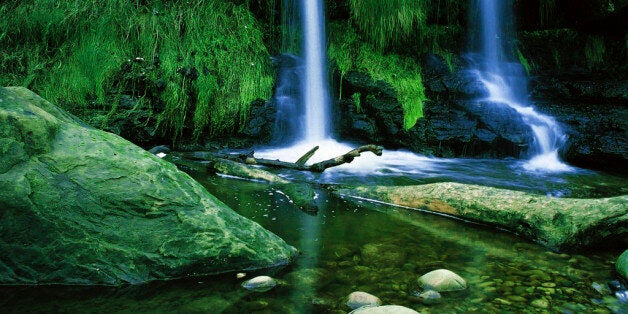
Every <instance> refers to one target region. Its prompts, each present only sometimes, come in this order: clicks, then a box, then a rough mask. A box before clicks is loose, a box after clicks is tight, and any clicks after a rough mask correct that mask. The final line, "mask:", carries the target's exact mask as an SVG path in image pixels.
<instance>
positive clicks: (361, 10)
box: [350, 0, 427, 49]
mask: <svg viewBox="0 0 628 314" xmlns="http://www.w3.org/2000/svg"><path fill="white" fill-rule="evenodd" d="M425 3H426V2H425V1H416V0H389V1H386V2H385V3H383V2H382V1H381V0H350V4H351V17H352V18H353V19H354V20H355V22H356V24H357V25H358V27H359V28H360V31H361V32H362V33H363V34H365V36H366V37H367V39H368V40H369V41H370V42H371V43H373V44H374V45H375V47H377V48H379V49H382V48H385V47H386V46H388V45H389V44H390V43H391V42H395V41H400V40H403V39H405V38H407V37H408V36H409V35H410V34H411V33H412V31H413V30H415V29H421V28H422V27H423V26H424V25H425V24H426V17H427V15H426V10H425V9H426V8H425Z"/></svg>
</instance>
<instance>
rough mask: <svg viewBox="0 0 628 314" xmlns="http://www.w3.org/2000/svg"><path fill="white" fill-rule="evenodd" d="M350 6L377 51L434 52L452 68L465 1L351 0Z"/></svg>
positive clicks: (356, 23)
mask: <svg viewBox="0 0 628 314" xmlns="http://www.w3.org/2000/svg"><path fill="white" fill-rule="evenodd" d="M349 5H350V9H351V17H352V20H353V22H354V23H355V26H356V27H357V29H358V30H359V33H360V34H361V35H362V38H363V39H364V40H365V41H366V42H369V43H371V45H372V46H373V47H375V48H376V49H377V50H380V51H384V49H386V50H393V51H399V52H403V51H407V50H408V47H411V49H412V50H413V52H416V53H418V54H421V53H434V54H436V55H439V56H441V57H443V58H444V59H445V60H446V61H447V64H448V66H449V68H450V69H451V70H452V71H453V69H454V64H455V58H456V52H458V51H459V49H460V47H461V44H460V42H459V41H458V40H456V38H460V35H461V34H462V33H463V32H464V31H465V30H464V29H465V28H466V23H465V22H464V18H465V14H464V12H466V7H467V6H468V3H467V2H466V1H458V0H421V1H416V0H392V1H380V0H350V1H349ZM463 26H464V27H463Z"/></svg>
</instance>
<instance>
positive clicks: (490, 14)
mask: <svg viewBox="0 0 628 314" xmlns="http://www.w3.org/2000/svg"><path fill="white" fill-rule="evenodd" d="M477 1H478V6H479V7H478V8H479V10H480V20H481V21H480V27H481V38H480V40H481V43H482V44H481V51H480V56H481V58H482V61H481V65H482V67H481V69H480V70H479V77H480V79H481V80H482V82H483V83H484V85H485V86H486V87H487V88H488V90H489V97H488V100H490V101H492V102H494V103H502V104H506V105H508V106H509V107H511V108H513V109H515V110H516V111H517V112H518V113H519V114H520V115H521V117H522V118H523V121H524V122H525V123H526V124H528V126H530V128H531V129H532V132H533V134H534V142H533V143H532V145H531V147H530V151H529V153H530V154H531V155H532V157H531V159H530V160H529V161H528V162H527V163H526V164H525V165H524V168H525V169H527V170H529V171H569V170H570V169H571V168H570V167H569V166H568V165H566V164H564V163H563V162H562V161H561V160H560V157H559V156H558V150H559V149H560V147H561V146H562V145H563V144H564V143H565V138H566V136H565V134H564V133H563V131H562V130H561V128H560V126H559V125H558V124H557V123H556V121H555V120H554V119H553V118H552V117H549V116H546V115H543V114H541V113H538V112H536V111H535V110H534V108H533V107H532V106H527V105H525V104H524V103H525V99H524V97H522V96H521V95H516V92H515V89H516V88H518V87H519V86H513V82H516V83H521V82H522V81H523V80H522V76H523V75H522V73H520V72H521V71H516V70H514V68H515V67H513V66H512V62H509V61H508V55H507V54H506V53H505V50H506V49H505V47H506V46H507V45H508V43H507V42H506V39H507V38H508V33H507V31H506V26H505V25H504V23H503V22H504V21H503V20H502V19H503V18H505V17H508V16H511V15H510V14H507V9H508V8H506V7H502V6H503V5H508V2H507V1H503V0H477ZM516 68H517V69H520V68H521V67H516ZM507 78H511V79H510V80H508V79H507ZM509 81H510V82H509Z"/></svg>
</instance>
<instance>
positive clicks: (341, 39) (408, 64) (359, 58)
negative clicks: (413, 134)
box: [328, 23, 426, 130]
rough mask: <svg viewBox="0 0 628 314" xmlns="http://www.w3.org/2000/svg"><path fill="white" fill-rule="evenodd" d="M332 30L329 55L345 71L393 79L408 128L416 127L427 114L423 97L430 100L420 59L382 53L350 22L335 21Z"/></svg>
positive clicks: (331, 26) (405, 124) (342, 73)
mask: <svg viewBox="0 0 628 314" xmlns="http://www.w3.org/2000/svg"><path fill="white" fill-rule="evenodd" d="M330 33H331V36H330V38H331V42H330V45H329V50H328V54H329V59H330V61H331V62H333V63H335V64H336V65H337V66H338V68H339V71H340V73H341V75H344V74H346V73H347V72H348V71H360V72H364V73H368V74H369V75H370V76H371V78H372V79H374V80H376V81H377V80H382V81H385V82H387V83H389V84H390V85H391V86H392V87H393V88H394V90H395V92H396V93H397V98H398V99H399V101H400V102H401V105H402V106H403V110H404V116H403V121H404V128H405V129H406V130H407V129H410V128H412V127H413V126H414V125H415V124H416V121H417V119H419V118H421V117H422V116H423V101H424V100H426V97H425V91H424V88H423V82H422V78H421V69H420V67H419V65H418V64H417V62H416V61H415V60H413V59H411V58H409V57H406V56H402V55H398V54H394V53H389V54H385V53H382V52H381V51H380V50H378V49H376V48H374V47H373V46H372V45H371V44H370V43H368V42H365V41H363V40H361V39H360V38H359V36H358V35H357V34H356V33H355V32H354V31H353V28H352V27H350V26H349V25H347V24H344V23H333V24H332V25H330Z"/></svg>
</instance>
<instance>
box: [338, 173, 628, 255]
mask: <svg viewBox="0 0 628 314" xmlns="http://www.w3.org/2000/svg"><path fill="white" fill-rule="evenodd" d="M336 193H337V194H339V195H346V196H359V197H363V198H370V199H375V200H379V201H383V202H386V203H391V204H396V205H402V206H405V207H409V208H417V209H422V210H428V211H433V212H438V213H443V214H447V215H452V216H456V217H462V218H464V219H468V220H471V221H477V222H482V223H486V224H490V225H495V226H499V227H501V228H506V229H508V230H511V231H514V232H516V233H517V234H519V235H521V236H524V237H526V238H529V239H532V240H534V241H537V242H539V243H541V244H543V245H546V246H548V247H550V248H554V249H559V250H564V249H575V248H579V247H583V246H588V245H592V244H595V243H598V242H600V241H602V240H605V239H612V238H615V239H625V237H626V234H628V196H627V195H623V196H617V197H610V198H600V199H570V198H554V197H547V196H542V195H535V194H530V193H526V192H520V191H511V190H504V189H498V188H492V187H486V186H477V185H470V184H461V183H434V184H426V185H420V186H395V187H386V186H380V187H358V188H354V189H340V190H338V191H336Z"/></svg>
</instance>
